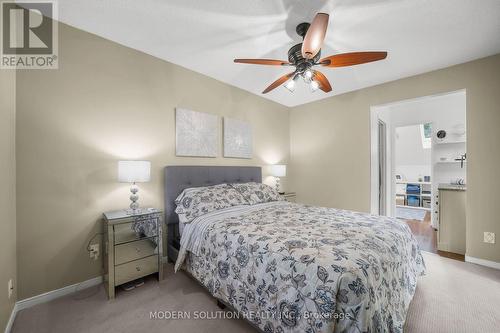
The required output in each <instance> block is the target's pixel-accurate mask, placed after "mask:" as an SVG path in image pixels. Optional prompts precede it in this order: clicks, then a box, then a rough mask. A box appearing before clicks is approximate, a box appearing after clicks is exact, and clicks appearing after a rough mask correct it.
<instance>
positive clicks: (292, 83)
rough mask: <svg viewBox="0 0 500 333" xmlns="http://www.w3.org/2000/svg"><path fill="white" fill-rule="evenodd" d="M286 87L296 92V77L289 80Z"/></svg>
mask: <svg viewBox="0 0 500 333" xmlns="http://www.w3.org/2000/svg"><path fill="white" fill-rule="evenodd" d="M285 88H286V89H288V90H289V91H290V92H294V91H295V80H294V79H290V80H288V82H287V83H285Z"/></svg>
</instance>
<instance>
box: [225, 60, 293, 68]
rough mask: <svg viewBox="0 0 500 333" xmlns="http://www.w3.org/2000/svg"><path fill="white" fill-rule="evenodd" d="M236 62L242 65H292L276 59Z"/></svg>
mask: <svg viewBox="0 0 500 333" xmlns="http://www.w3.org/2000/svg"><path fill="white" fill-rule="evenodd" d="M234 62H237V63H240V64H254V65H271V66H285V65H290V63H289V62H288V61H284V60H274V59H234Z"/></svg>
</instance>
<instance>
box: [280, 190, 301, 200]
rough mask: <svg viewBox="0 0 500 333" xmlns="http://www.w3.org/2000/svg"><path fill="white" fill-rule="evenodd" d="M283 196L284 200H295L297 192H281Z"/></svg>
mask: <svg viewBox="0 0 500 333" xmlns="http://www.w3.org/2000/svg"><path fill="white" fill-rule="evenodd" d="M280 195H281V196H282V197H283V198H285V200H286V201H289V202H295V201H296V199H297V193H295V192H285V193H283V194H280Z"/></svg>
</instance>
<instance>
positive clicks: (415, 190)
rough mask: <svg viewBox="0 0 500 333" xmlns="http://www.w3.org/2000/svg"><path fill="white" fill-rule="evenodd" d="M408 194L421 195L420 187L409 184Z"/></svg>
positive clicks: (407, 187)
mask: <svg viewBox="0 0 500 333" xmlns="http://www.w3.org/2000/svg"><path fill="white" fill-rule="evenodd" d="M406 194H420V185H418V184H407V185H406Z"/></svg>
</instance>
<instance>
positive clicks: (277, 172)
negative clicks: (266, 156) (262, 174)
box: [271, 164, 286, 194]
mask: <svg viewBox="0 0 500 333" xmlns="http://www.w3.org/2000/svg"><path fill="white" fill-rule="evenodd" d="M271 176H274V177H275V178H276V191H278V193H279V194H283V193H285V192H281V190H280V177H286V165H283V164H275V165H271Z"/></svg>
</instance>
